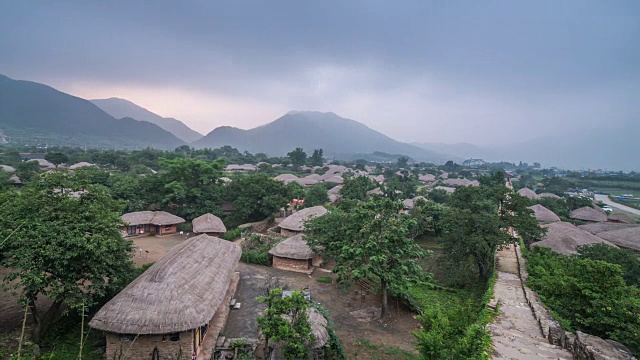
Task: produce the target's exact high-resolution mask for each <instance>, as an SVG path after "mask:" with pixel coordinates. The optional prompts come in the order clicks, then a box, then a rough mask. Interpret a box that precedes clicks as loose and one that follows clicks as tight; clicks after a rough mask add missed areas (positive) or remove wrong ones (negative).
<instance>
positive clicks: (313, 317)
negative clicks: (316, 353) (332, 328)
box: [307, 308, 329, 349]
mask: <svg viewBox="0 0 640 360" xmlns="http://www.w3.org/2000/svg"><path fill="white" fill-rule="evenodd" d="M307 316H308V317H309V325H311V332H312V333H313V336H314V337H315V338H316V344H315V346H314V347H313V348H314V349H319V348H321V347H323V346H325V345H326V343H327V341H329V332H328V331H327V328H326V326H327V319H326V318H325V317H324V316H323V315H322V314H320V313H319V312H318V311H316V309H314V308H309V309H308V310H307Z"/></svg>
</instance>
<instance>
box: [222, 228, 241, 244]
mask: <svg viewBox="0 0 640 360" xmlns="http://www.w3.org/2000/svg"><path fill="white" fill-rule="evenodd" d="M241 235H242V229H240V228H235V229H231V230H229V231H227V232H226V233H224V234H222V236H221V237H222V239H223V240H229V241H233V240H235V239H237V238H239V237H240V236H241Z"/></svg>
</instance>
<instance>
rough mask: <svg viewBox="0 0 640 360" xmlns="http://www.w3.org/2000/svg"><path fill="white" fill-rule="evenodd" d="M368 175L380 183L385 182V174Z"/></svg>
mask: <svg viewBox="0 0 640 360" xmlns="http://www.w3.org/2000/svg"><path fill="white" fill-rule="evenodd" d="M367 177H368V178H369V179H371V180H373V181H375V182H377V183H379V184H382V183H383V182H384V175H368V176H367Z"/></svg>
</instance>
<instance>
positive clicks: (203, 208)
mask: <svg viewBox="0 0 640 360" xmlns="http://www.w3.org/2000/svg"><path fill="white" fill-rule="evenodd" d="M160 165H161V166H162V170H163V172H162V173H160V174H159V176H158V177H157V178H158V179H160V180H161V182H162V184H163V185H162V188H161V189H157V188H156V190H160V193H161V194H162V198H161V201H162V203H163V205H164V207H165V208H166V209H168V210H170V211H171V212H174V213H175V214H177V215H178V216H182V217H184V218H186V219H187V220H191V219H194V218H196V217H198V216H200V215H202V214H204V213H207V212H211V213H219V212H220V210H219V205H220V202H221V198H220V195H221V188H222V187H221V185H219V184H218V179H219V178H220V177H221V176H222V168H223V166H224V162H223V161H222V160H215V161H212V162H207V161H202V160H196V159H184V158H175V159H171V160H169V159H160Z"/></svg>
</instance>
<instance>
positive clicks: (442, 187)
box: [435, 186, 456, 193]
mask: <svg viewBox="0 0 640 360" xmlns="http://www.w3.org/2000/svg"><path fill="white" fill-rule="evenodd" d="M435 189H436V190H444V191H446V192H448V193H452V192H454V191H456V189H455V188H452V187H446V186H436V187H435Z"/></svg>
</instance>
